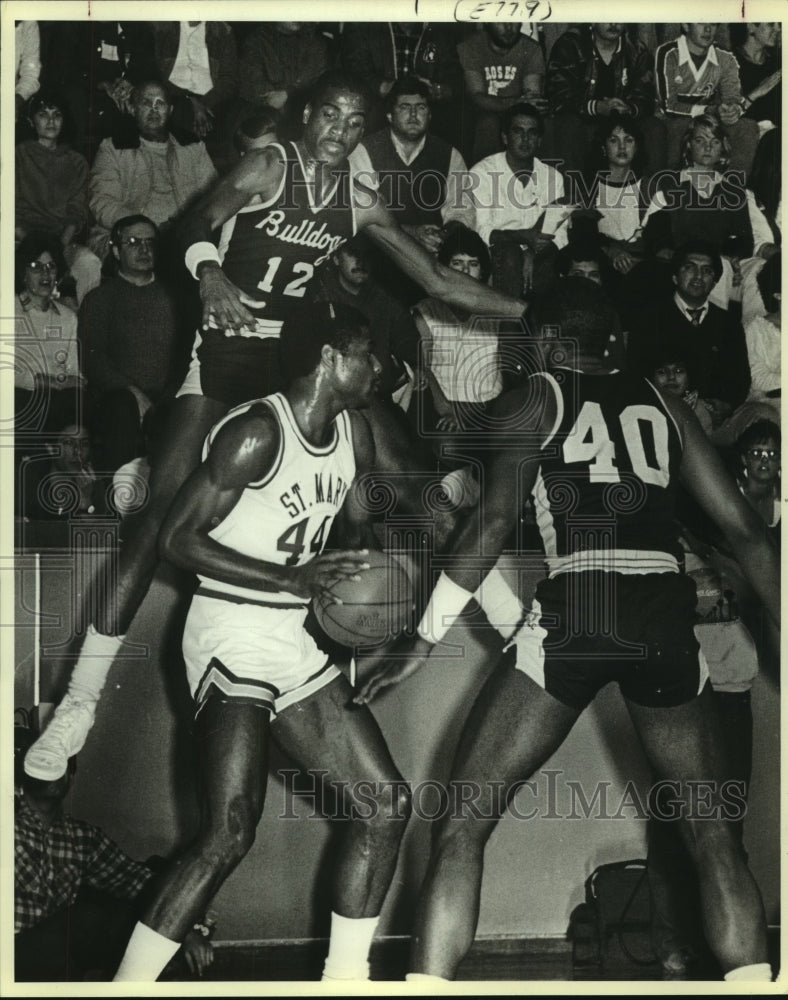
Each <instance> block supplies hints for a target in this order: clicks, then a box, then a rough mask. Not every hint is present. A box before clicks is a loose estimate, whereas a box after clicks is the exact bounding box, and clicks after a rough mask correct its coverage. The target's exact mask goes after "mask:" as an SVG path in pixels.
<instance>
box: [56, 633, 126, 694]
mask: <svg viewBox="0 0 788 1000" xmlns="http://www.w3.org/2000/svg"><path fill="white" fill-rule="evenodd" d="M124 639H125V636H123V635H102V634H101V633H100V632H97V631H96V630H95V628H94V627H93V626H92V625H90V626H89V627H88V632H87V635H86V636H85V640H84V642H83V643H82V649H81V650H80V652H79V658H78V659H77V663H76V666H75V667H74V670H73V671H72V673H71V679H70V680H69V682H68V693H69V694H71V695H73V696H74V697H75V698H79V699H80V700H81V701H98V700H99V697H100V696H101V692H102V690H103V688H104V684H105V683H106V680H107V674H108V673H109V670H110V667H111V666H112V663H113V661H114V659H115V657H116V656H117V653H118V650H119V649H120V647H121V646H122V645H123V640H124Z"/></svg>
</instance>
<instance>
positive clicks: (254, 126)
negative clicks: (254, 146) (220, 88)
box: [233, 104, 282, 153]
mask: <svg viewBox="0 0 788 1000" xmlns="http://www.w3.org/2000/svg"><path fill="white" fill-rule="evenodd" d="M281 121H282V116H281V115H280V113H279V112H278V111H277V110H276V108H272V107H270V106H269V105H267V104H261V105H260V107H259V108H256V109H255V111H254V112H252V114H250V115H247V116H246V118H244V119H243V121H242V122H241V123H240V124H239V126H238V128H237V129H236V130H235V134H234V135H233V146H235V148H236V149H237V150H238V152H239V153H243V152H245V151H246V150H247V148H248V145H247V141H249V140H253V139H259V138H260V136H261V135H265V134H266V132H273V133H274V134H276V133H277V132H278V129H279V125H280V123H281Z"/></svg>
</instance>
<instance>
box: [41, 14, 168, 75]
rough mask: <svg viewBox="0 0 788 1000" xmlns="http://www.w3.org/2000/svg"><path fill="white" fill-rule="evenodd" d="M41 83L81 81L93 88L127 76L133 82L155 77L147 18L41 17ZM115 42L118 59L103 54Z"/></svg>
mask: <svg viewBox="0 0 788 1000" xmlns="http://www.w3.org/2000/svg"><path fill="white" fill-rule="evenodd" d="M39 29H40V31H41V65H42V71H41V84H42V86H43V87H46V88H53V89H59V88H61V87H66V86H68V85H69V84H72V85H73V84H74V83H81V84H83V85H85V86H87V87H88V88H89V89H90V90H94V89H95V88H96V87H97V86H98V85H99V84H100V83H102V82H105V81H108V80H114V79H116V78H117V77H124V79H126V80H129V81H130V82H131V83H134V84H136V83H144V82H145V81H146V80H153V79H155V78H156V63H155V61H154V59H153V45H152V34H151V30H150V25H149V23H148V22H147V21H121V22H120V24H118V22H116V21H41V22H39ZM106 46H114V47H115V48H116V50H117V55H118V60H117V61H114V60H110V59H106V58H104V55H105V53H106Z"/></svg>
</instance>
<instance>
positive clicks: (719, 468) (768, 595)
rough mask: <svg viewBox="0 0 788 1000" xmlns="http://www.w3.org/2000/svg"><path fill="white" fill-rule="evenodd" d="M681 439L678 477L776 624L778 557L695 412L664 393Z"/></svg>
mask: <svg viewBox="0 0 788 1000" xmlns="http://www.w3.org/2000/svg"><path fill="white" fill-rule="evenodd" d="M664 398H665V403H666V405H667V406H668V408H669V409H670V411H671V412H672V413H673V415H674V416H675V417H676V419H677V421H678V422H679V426H680V427H681V431H682V436H683V439H684V453H683V456H682V460H681V478H682V481H683V482H684V484H685V485H686V487H687V489H688V490H689V491H690V493H691V494H692V496H693V497H694V498H695V499H696V500H697V501H698V503H699V504H700V505H701V507H702V508H703V509H704V511H705V512H706V513H707V514H708V515H709V517H711V518H712V519H713V520H714V521H715V523H716V524H717V526H718V527H719V528H720V529H721V530H722V532H723V533H724V535H725V537H726V538H727V540H728V543H729V544H730V546H731V549H732V550H733V554H734V555H735V557H736V560H737V561H738V563H739V566H740V567H741V570H742V572H743V573H744V575H745V577H746V578H747V580H748V581H749V582H750V583H751V584H752V587H753V589H754V590H755V592H756V594H757V595H758V597H759V598H760V599H761V600H762V601H763V605H764V607H765V608H766V610H767V611H768V613H769V615H770V617H771V618H772V620H773V621H774V623H775V625H776V626H777V627H778V628H779V626H780V558H779V553H778V552H777V549H776V547H775V546H774V545H773V543H772V541H771V539H770V538H769V536H768V532H767V531H766V525H765V524H764V522H763V520H762V519H761V518H760V517H759V516H758V514H757V513H756V512H755V511H754V510H753V509H752V507H750V505H749V504H748V503H747V501H746V500H745V499H744V497H743V496H742V495H741V493H740V492H739V489H738V487H737V486H736V483H735V482H734V480H733V478H732V476H731V475H730V473H729V472H728V470H727V469H726V468H725V466H724V465H723V462H722V459H721V458H720V456H719V454H718V453H717V451H716V449H715V448H714V447H713V446H712V445H711V444H710V443H709V440H708V438H707V437H706V435H705V434H704V432H703V429H702V427H701V426H700V424H699V423H698V420H697V418H696V417H695V414H694V413H693V412H692V411H691V410H690V409H689V407H687V406H685V405H684V404H683V403H682V402H681V401H680V400H675V399H671V398H669V397H667V396H666V397H664Z"/></svg>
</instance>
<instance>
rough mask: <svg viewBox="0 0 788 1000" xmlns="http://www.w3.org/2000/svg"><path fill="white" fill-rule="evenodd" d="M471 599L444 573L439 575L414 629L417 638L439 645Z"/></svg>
mask: <svg viewBox="0 0 788 1000" xmlns="http://www.w3.org/2000/svg"><path fill="white" fill-rule="evenodd" d="M472 597H473V594H471V593H470V592H469V591H467V590H466V589H465V588H464V587H461V586H460V585H459V584H458V583H455V582H454V580H452V579H451V577H449V576H447V575H446V573H441V575H440V576H439V577H438V582H437V583H436V584H435V589H434V590H433V592H432V595H431V597H430V599H429V603H428V604H427V607H426V609H425V611H424V615H423V616H422V619H421V621H420V622H419V624H418V627H417V629H416V631H417V633H418V634H419V636H420V637H421V638H422V639H426V640H427V642H431V643H433V644H435V643H439V642H440V641H441V639H442V638H443V637H444V636H445V635H446V633H447V632H448V631H449V629H450V628H451V627H452V625H453V624H454V622H455V621H456V620H457V618H459V616H460V613H461V612H462V609H463V608H464V607H465V605H466V604H467V603H468V601H470V599H471V598H472Z"/></svg>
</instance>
